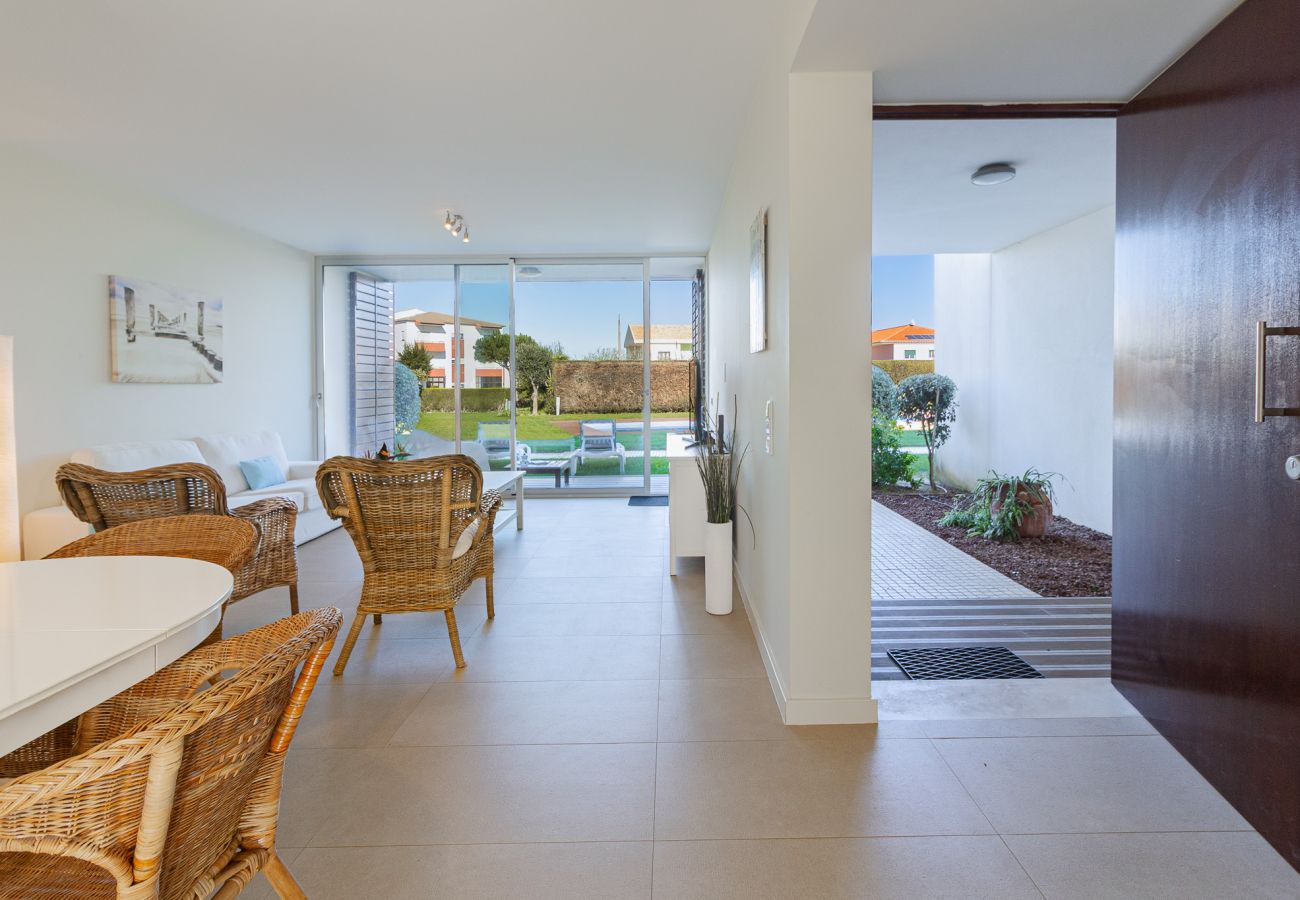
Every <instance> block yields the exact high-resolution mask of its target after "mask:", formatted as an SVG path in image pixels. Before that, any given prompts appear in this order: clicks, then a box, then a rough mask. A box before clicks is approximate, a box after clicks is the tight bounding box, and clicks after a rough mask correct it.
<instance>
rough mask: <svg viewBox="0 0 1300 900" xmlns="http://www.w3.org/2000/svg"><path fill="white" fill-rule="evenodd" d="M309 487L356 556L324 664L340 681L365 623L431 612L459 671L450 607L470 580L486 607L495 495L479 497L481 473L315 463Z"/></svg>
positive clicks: (425, 464)
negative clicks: (342, 622)
mask: <svg viewBox="0 0 1300 900" xmlns="http://www.w3.org/2000/svg"><path fill="white" fill-rule="evenodd" d="M316 489H317V490H318V491H319V492H320V496H321V500H322V501H323V502H324V504H325V509H326V510H327V511H328V512H329V514H330V516H331V517H332V518H335V519H341V520H342V521H343V527H344V528H345V529H346V530H347V532H348V534H349V535H350V536H351V538H352V543H353V544H354V545H355V546H356V548H357V555H358V556H360V557H361V568H362V570H363V572H364V581H363V582H362V585H361V598H360V600H359V601H358V602H357V614H356V618H354V619H353V620H352V628H351V629H350V630H349V631H348V637H347V640H346V641H345V642H344V643H343V650H342V652H341V653H340V654H339V659H338V662H337V663H336V664H335V666H334V674H335V675H342V674H343V670H344V669H345V668H346V666H347V664H348V657H349V656H351V654H352V648H353V646H354V645H355V644H356V642H357V637H358V636H359V635H360V634H361V626H362V624H363V623H364V622H365V619H366V616H370V615H373V616H374V620H375V624H376V625H378V624H380V622H381V621H382V616H383V614H384V613H402V612H441V613H443V615H444V616H445V617H446V620H447V634H448V636H449V638H450V639H451V650H452V655H453V656H454V657H455V658H456V667H457V668H463V667H464V665H465V658H464V656H463V655H462V654H461V647H460V632H459V630H458V629H457V627H456V611H455V607H456V603H457V601H459V600H460V598H461V595H462V594H464V593H465V591H467V590H468V589H469V586H470V585H471V584H472V583H473V582H474V581H475V579H478V578H483V579H484V580H485V582H486V584H485V587H486V588H487V612H488V618H489V619H490V618H492V617H493V616H494V615H495V610H494V608H493V605H492V549H493V543H492V528H493V526H494V524H495V519H496V513H497V509H498V508H500V506H501V497H500V496H499V495H498V494H496V493H495V492H494V491H484V490H483V470H482V469H480V468H479V466H478V464H477V463H475V462H474V460H472V459H470V458H469V457H468V456H464V455H459V454H454V455H450V456H438V457H434V458H432V459H419V460H407V461H406V462H381V461H379V460H365V459H356V458H355V457H348V456H336V457H334V458H333V459H327V460H325V462H323V463H321V466H320V469H318V470H317V472H316Z"/></svg>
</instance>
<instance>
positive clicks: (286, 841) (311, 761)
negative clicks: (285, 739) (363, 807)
mask: <svg viewBox="0 0 1300 900" xmlns="http://www.w3.org/2000/svg"><path fill="white" fill-rule="evenodd" d="M356 752H358V751H355V750H322V749H313V748H311V747H299V746H297V742H296V741H295V742H294V745H293V746H292V747H290V748H289V755H288V757H286V759H285V764H284V782H283V786H282V789H281V792H280V820H279V826H278V828H277V829H276V835H275V841H276V846H278V847H281V848H295V847H305V846H307V842H308V841H309V840H311V838H312V835H314V834H315V833H316V830H317V829H318V828H320V825H321V823H322V822H323V821H325V820H326V819H327V818H328V817H330V816H332V815H334V813H335V811H336V810H337V808H338V799H339V794H340V791H339V786H338V784H337V783H336V782H335V780H334V779H335V771H336V770H337V762H338V760H339V759H340V758H341V757H340V754H348V753H356Z"/></svg>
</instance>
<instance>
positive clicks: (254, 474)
mask: <svg viewBox="0 0 1300 900" xmlns="http://www.w3.org/2000/svg"><path fill="white" fill-rule="evenodd" d="M239 471H241V472H243V473H244V480H245V481H247V482H248V486H249V488H251V489H252V490H257V489H258V488H264V487H271V486H272V485H276V484H284V481H285V478H284V469H282V468H280V464H279V463H278V462H276V461H275V457H274V456H259V457H258V458H257V459H242V460H240V461H239Z"/></svg>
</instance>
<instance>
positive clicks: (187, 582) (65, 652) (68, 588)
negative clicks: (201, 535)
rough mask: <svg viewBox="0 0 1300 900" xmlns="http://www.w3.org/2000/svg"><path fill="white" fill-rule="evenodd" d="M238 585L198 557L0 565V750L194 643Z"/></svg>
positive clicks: (35, 734)
mask: <svg viewBox="0 0 1300 900" xmlns="http://www.w3.org/2000/svg"><path fill="white" fill-rule="evenodd" d="M233 586H234V583H233V579H232V578H231V575H230V573H229V572H227V571H226V570H225V569H223V568H222V567H221V566H218V565H214V564H213V563H208V562H201V561H199V560H194V559H175V558H170V557H162V556H100V557H85V558H78V559H39V560H31V561H28V562H14V563H0V755H3V754H5V753H9V752H10V751H12V750H15V749H17V748H18V747H21V746H22V745H23V744H25V743H27V742H28V741H30V740H32V739H33V738H36V737H39V736H40V735H42V734H44V733H45V732H47V731H49V730H50V729H52V728H56V727H58V726H59V725H62V724H63V723H64V722H67V721H69V720H70V719H73V718H75V717H77V716H79V715H81V714H82V713H83V712H85V711H86V710H88V709H90V708H91V707H93V706H95V705H96V704H98V703H101V702H103V701H104V700H107V699H108V698H109V697H112V696H114V695H115V694H117V693H119V692H120V691H123V690H125V689H126V688H128V687H130V686H131V685H133V684H135V683H137V682H139V681H141V680H142V679H144V678H147V677H148V676H150V675H152V674H153V673H154V672H156V671H157V670H158V669H161V668H162V667H163V666H165V665H167V664H168V663H171V662H173V661H175V660H176V659H179V658H180V657H181V656H183V655H184V654H185V653H186V652H188V651H189V650H191V649H193V648H194V647H195V646H197V645H198V643H199V642H200V641H202V640H203V639H204V638H205V637H207V636H208V635H209V634H210V633H211V632H212V629H214V628H216V627H217V623H218V622H220V621H221V607H222V604H224V603H225V601H226V600H227V599H228V598H229V597H230V592H231V589H232V588H233Z"/></svg>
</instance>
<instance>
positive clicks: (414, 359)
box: [397, 344, 433, 382]
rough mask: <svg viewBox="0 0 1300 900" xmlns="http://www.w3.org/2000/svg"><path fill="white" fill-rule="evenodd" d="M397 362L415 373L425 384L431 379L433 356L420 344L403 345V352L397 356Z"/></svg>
mask: <svg viewBox="0 0 1300 900" xmlns="http://www.w3.org/2000/svg"><path fill="white" fill-rule="evenodd" d="M397 361H398V362H399V363H401V364H402V365H404V366H406V368H408V369H410V370H411V371H412V372H414V373H415V377H416V378H418V379H420V381H421V382H423V381H424V380H425V379H426V378H428V377H429V368H430V367H431V366H432V365H433V354H431V353H430V352H429V351H428V350H425V349H424V348H423V347H421V346H420V345H419V344H403V345H402V352H401V353H399V354H397Z"/></svg>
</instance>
